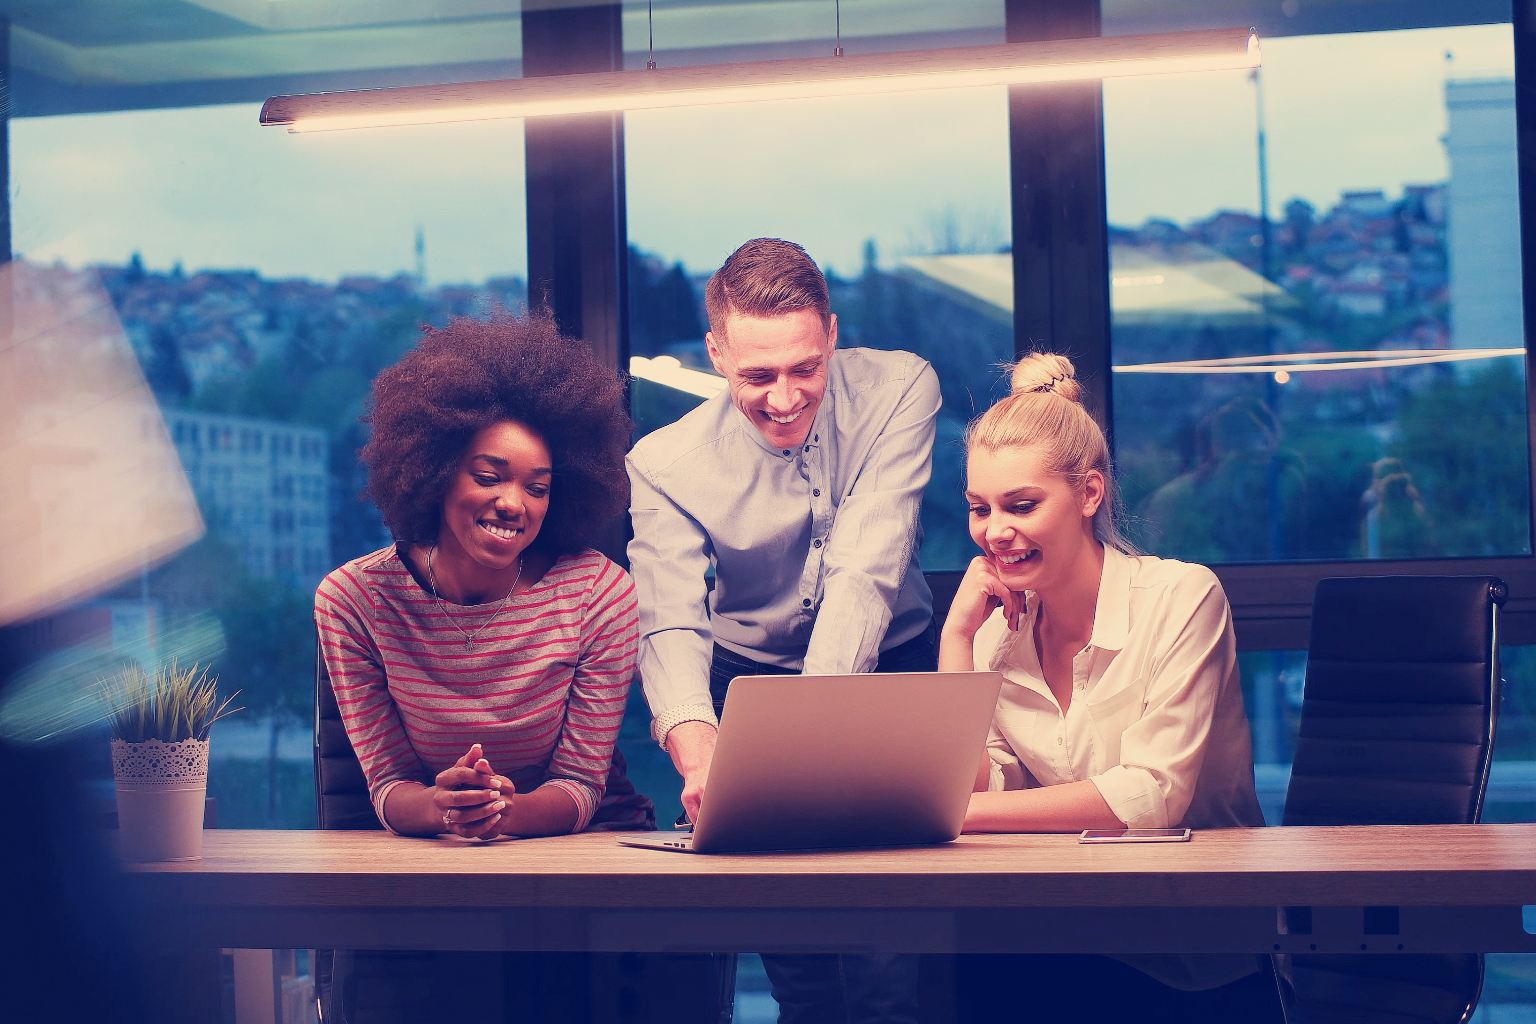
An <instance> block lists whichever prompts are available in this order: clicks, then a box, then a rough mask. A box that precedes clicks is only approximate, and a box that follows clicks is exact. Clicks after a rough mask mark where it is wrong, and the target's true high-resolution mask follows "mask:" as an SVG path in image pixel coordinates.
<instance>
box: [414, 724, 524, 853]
mask: <svg viewBox="0 0 1536 1024" xmlns="http://www.w3.org/2000/svg"><path fill="white" fill-rule="evenodd" d="M516 792H517V788H516V787H515V786H514V785H513V784H512V780H511V779H509V778H507V777H506V776H503V775H497V774H496V773H495V772H493V771H492V770H491V763H490V762H489V761H487V760H486V759H485V757H484V751H483V750H482V748H481V746H480V744H478V743H475V744H472V745H471V746H470V748H469V750H467V751H465V753H464V756H463V757H461V758H459V759H458V761H456V762H454V764H453V766H452V767H451V768H445V769H444V770H443V771H441V772H439V773H438V775H437V778H436V779H434V780H433V789H432V802H433V804H434V805H435V806H436V807H437V809H438V810H439V811H440V812H441V813H442V819H443V831H444V832H451V833H452V834H454V835H456V836H461V837H463V838H465V839H487V840H489V839H495V838H497V837H498V836H500V835H502V834H503V833H505V832H506V831H507V830H508V828H510V826H511V819H512V797H513V796H514V795H515V794H516Z"/></svg>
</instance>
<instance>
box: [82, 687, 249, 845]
mask: <svg viewBox="0 0 1536 1024" xmlns="http://www.w3.org/2000/svg"><path fill="white" fill-rule="evenodd" d="M217 683H218V680H217V678H216V677H213V676H210V675H209V674H208V670H207V669H206V668H204V669H199V666H198V665H196V664H194V665H192V667H190V668H186V669H183V668H180V667H179V666H178V665H177V664H176V663H175V662H171V663H170V664H168V665H161V666H160V667H158V668H156V669H155V670H154V671H153V672H146V671H145V670H144V669H143V668H140V667H139V666H137V665H135V666H133V667H132V668H129V669H127V670H125V671H123V672H121V673H119V674H118V675H116V676H114V677H112V678H111V679H110V680H108V681H107V683H106V690H107V700H108V706H109V708H110V712H111V722H112V775H113V779H114V781H115V783H116V788H117V823H118V831H119V833H120V841H121V848H122V853H123V856H125V857H126V858H128V859H129V860H134V861H149V860H196V859H197V858H198V857H200V856H202V850H203V801H204V797H205V795H206V793H207V789H208V732H209V730H210V729H212V728H213V723H214V722H217V721H218V720H219V719H221V718H223V717H225V716H226V715H229V714H232V713H233V712H235V711H238V710H240V709H239V708H231V707H230V702H232V701H233V700H234V699H235V694H230V696H228V697H226V698H225V699H224V700H223V701H220V700H219V698H218V692H217V690H218V686H217Z"/></svg>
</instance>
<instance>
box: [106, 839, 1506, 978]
mask: <svg viewBox="0 0 1536 1024" xmlns="http://www.w3.org/2000/svg"><path fill="white" fill-rule="evenodd" d="M123 884H124V886H125V887H126V889H127V894H128V895H129V896H130V898H134V899H142V900H145V901H148V903H149V905H150V906H152V907H153V908H154V913H155V914H156V919H157V920H160V921H163V922H164V929H163V930H164V932H165V934H167V935H171V936H175V937H176V938H177V939H178V940H179V941H185V942H193V943H196V944H199V945H213V946H222V947H241V948H256V949H265V948H283V947H303V946H337V947H350V948H375V949H385V948H416V949H422V948H432V949H545V950H656V951H706V950H752V951H759V952H761V951H797V952H812V951H832V950H845V951H857V950H869V949H889V950H898V951H910V952H930V953H934V952H954V951H984V950H998V951H1001V950H1015V951H1055V952H1122V953H1129V952H1154V951H1158V952H1174V951H1178V952H1237V951H1247V952H1266V953H1267V952H1309V951H1327V952H1361V951H1366V952H1372V953H1377V952H1382V953H1394V952H1442V951H1473V950H1476V951H1484V952H1522V951H1536V936H1533V935H1532V934H1529V933H1527V931H1526V930H1525V928H1524V927H1523V926H1522V911H1521V908H1522V907H1523V906H1526V905H1530V904H1536V824H1530V825H1524V824H1522V825H1472V826H1465V825H1457V826H1412V827H1397V826H1375V827H1346V828H1271V829H1236V830H1230V831H1214V832H1197V833H1196V835H1195V838H1194V840H1193V841H1192V842H1189V843H1164V844H1136V845H1106V846H1081V845H1079V844H1078V843H1077V842H1076V838H1075V837H1073V836H963V837H961V839H960V840H959V841H957V842H955V843H952V844H948V845H944V846H931V847H921V848H912V849H901V850H873V851H871V850H864V851H850V852H839V853H809V854H806V853H785V854H762V855H755V856H692V855H688V854H681V853H667V852H663V851H656V850H639V849H632V848H629V847H621V846H618V845H617V844H616V843H615V841H614V837H613V836H612V835H604V834H589V835H579V836H565V837H560V838H555V839H538V840H522V841H515V842H498V843H491V844H479V843H466V842H461V841H459V840H453V839H438V840H422V839H402V838H397V837H394V836H390V835H387V834H385V833H382V832H262V831H232V830H219V831H210V832H208V833H207V835H206V836H205V842H204V858H203V860H201V861H196V862H191V863H186V864H152V865H141V866H135V867H131V868H129V869H128V870H127V871H125V873H124V875H123ZM1286 907H1289V908H1293V910H1292V911H1291V912H1290V913H1288V914H1282V913H1279V912H1278V910H1277V908H1286ZM1308 918H1310V921H1308ZM1287 919H1288V920H1289V924H1287V923H1286V922H1287ZM1302 926H1306V927H1308V928H1309V930H1307V931H1298V928H1300V927H1302ZM1532 927H1533V928H1536V922H1533V925H1532Z"/></svg>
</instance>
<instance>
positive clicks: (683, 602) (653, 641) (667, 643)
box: [625, 453, 717, 746]
mask: <svg viewBox="0 0 1536 1024" xmlns="http://www.w3.org/2000/svg"><path fill="white" fill-rule="evenodd" d="M625 465H626V467H627V468H628V470H629V483H630V518H631V519H632V521H633V524H634V539H633V540H631V541H630V542H629V566H630V572H631V573H632V574H633V576H634V578H635V593H636V595H637V596H638V598H639V602H640V685H641V688H642V689H643V691H644V693H645V700H646V703H647V704H648V705H649V706H650V709H651V736H652V738H654V739H655V740H656V742H657V743H660V744H662V745H663V746H665V745H666V738H667V733H669V732H671V731H672V729H673V728H674V727H676V726H678V725H681V724H682V723H683V722H707V723H709V724H710V725H715V724H717V721H716V718H715V709H714V705H713V704H712V703H711V701H710V697H709V662H710V653H711V645H712V642H713V641H712V637H713V632H712V631H711V629H710V624H709V604H708V593H709V592H708V585H707V584H706V582H705V577H706V574H707V573H708V571H709V565H710V554H709V536H708V534H707V533H706V532H705V530H704V528H703V527H702V526H700V525H699V523H698V522H696V521H695V520H694V519H693V518H692V517H691V516H689V515H688V514H687V513H686V512H684V511H683V510H682V509H680V508H679V507H678V506H677V505H676V504H675V503H674V502H673V501H672V500H671V499H670V498H668V497H667V496H666V495H665V494H664V493H662V491H661V489H660V488H659V487H658V486H657V485H656V483H655V481H654V480H653V479H652V477H651V474H650V473H649V472H648V471H647V469H646V468H645V467H643V466H641V465H640V464H639V462H638V460H637V459H636V458H635V455H634V453H631V454H630V456H629V458H628V459H627V460H625Z"/></svg>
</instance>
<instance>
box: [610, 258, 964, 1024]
mask: <svg viewBox="0 0 1536 1024" xmlns="http://www.w3.org/2000/svg"><path fill="white" fill-rule="evenodd" d="M705 305H706V307H707V311H708V314H709V327H710V329H709V333H708V334H707V335H706V336H705V339H704V340H705V345H706V347H707V349H708V351H709V358H710V361H711V362H712V363H714V366H715V369H716V370H717V371H719V373H720V375H721V376H722V377H724V378H725V380H726V384H727V388H726V390H725V392H724V393H722V394H721V395H719V396H718V397H716V398H713V399H710V400H709V401H706V402H705V403H704V404H703V405H701V406H699V407H698V408H697V409H694V410H693V411H692V412H690V413H688V414H687V415H686V416H684V417H683V418H682V419H680V420H678V421H677V422H676V423H673V424H671V425H669V426H667V427H664V428H662V429H661V430H658V431H656V432H654V433H652V434H650V435H648V436H646V437H645V438H643V439H642V440H641V441H640V442H639V443H638V444H636V445H635V447H634V450H633V451H631V452H630V454H629V461H628V467H629V477H630V484H631V492H632V496H631V509H630V511H631V513H632V515H633V518H634V531H635V536H634V540H633V541H632V542H631V544H630V546H629V557H630V563H631V571H632V572H633V573H634V577H635V583H636V588H637V592H638V595H639V600H640V674H641V680H642V683H643V685H644V688H645V696H646V700H647V701H648V702H649V703H650V708H651V715H652V722H651V729H652V733H653V735H654V736H655V738H656V740H657V742H658V743H660V744H661V745H662V747H663V748H665V749H666V751H667V752H668V754H670V755H671V757H672V762H673V764H674V765H675V766H676V767H677V770H678V773H679V774H680V775H681V776H682V779H683V794H682V796H683V807H684V810H685V811H686V812H687V813H688V814H689V816H690V817H691V816H694V815H696V814H697V813H698V809H699V805H700V802H701V801H702V800H703V799H704V793H705V788H706V786H707V784H708V779H709V766H710V761H711V759H712V757H713V754H714V747H715V729H716V725H717V723H718V716H719V713H720V710H721V708H722V705H723V704H724V702H725V695H726V690H727V688H728V686H729V684H730V681H731V679H733V678H734V677H736V676H739V675H763V674H786V673H799V672H804V673H806V674H829V673H847V672H868V671H871V670H879V671H923V670H931V669H933V668H934V667H935V665H936V663H937V654H936V647H935V643H934V633H933V626H932V619H933V598H932V595H931V594H930V593H929V591H928V585H927V583H926V582H925V581H924V580H923V574H922V571H921V569H920V568H919V567H918V564H917V548H918V541H919V539H920V537H921V528H920V526H919V524H918V506H919V504H920V502H921V500H922V493H923V488H924V486H925V485H926V484H927V483H928V475H929V470H930V468H931V461H932V452H933V438H934V424H935V419H936V417H937V415H938V410H939V383H938V378H937V377H936V376H935V374H934V372H933V368H932V367H931V366H929V365H928V363H927V362H925V361H924V360H922V359H920V358H918V357H917V356H915V355H912V354H911V353H909V352H887V351H877V350H874V349H862V348H858V349H851V350H839V349H838V348H837V317H836V316H835V315H833V314H832V312H831V310H830V308H829V301H828V296H827V282H826V279H825V278H824V277H823V276H822V274H821V271H820V270H819V269H818V268H817V266H816V264H815V262H814V261H813V260H812V259H811V258H810V256H808V255H807V254H806V252H805V250H804V249H802V248H801V247H800V246H798V245H795V244H794V243H792V242H785V241H781V240H779V239H771V238H758V239H753V240H752V241H750V242H747V243H746V244H745V245H743V246H741V248H739V249H737V250H736V251H735V252H734V253H732V254H731V256H730V258H729V259H727V260H726V261H725V264H724V265H723V266H722V267H721V268H720V269H719V271H717V272H716V273H715V275H714V276H713V277H711V278H710V280H709V285H708V288H707V290H706V292H705ZM711 570H712V571H713V574H714V589H713V591H712V592H711V591H710V590H709V588H708V586H707V583H706V580H707V577H708V575H709V573H710V571H711ZM815 713H816V712H815V708H814V707H810V708H807V709H806V714H807V715H813V714H815ZM828 784H829V785H835V784H836V783H835V781H834V780H829V781H828ZM853 959H854V958H844V964H843V965H842V967H841V969H839V966H838V965H837V964H836V962H835V958H831V957H818V958H809V957H794V958H790V957H772V958H765V964H766V966H767V967H768V973H769V978H770V980H771V981H772V982H773V986H774V996H775V998H777V999H778V1000H779V1003H780V1018H779V1019H780V1021H781V1024H789V1022H791V1021H796V1020H831V1019H838V1020H841V1019H844V1017H843V1013H842V1011H841V1008H832V1007H830V1006H829V1004H827V1003H826V1002H825V1000H827V999H830V1000H833V1001H841V1000H842V998H843V995H844V992H843V986H844V985H846V996H847V1001H848V1006H847V1019H849V1020H860V1019H865V1017H866V1016H870V1017H871V1019H875V1018H878V1019H883V1020H899V1019H902V1017H903V1012H902V1011H900V1010H897V1009H896V1008H894V1007H892V1006H890V1005H889V1004H888V998H889V997H890V996H891V986H890V985H888V984H885V983H883V982H879V981H877V980H874V979H873V978H871V986H870V987H869V988H867V989H866V990H864V991H862V992H860V991H856V990H858V989H860V988H861V982H860V981H859V978H861V977H863V976H865V975H866V974H867V973H868V972H865V971H863V970H862V969H861V968H862V967H865V966H868V958H860V959H859V960H858V962H857V963H849V961H852V960H853ZM818 972H822V974H823V981H822V982H817V981H815V980H813V976H814V975H817V974H818ZM873 973H874V975H877V976H888V974H889V972H882V971H880V970H878V969H877V970H875V971H874V972H873ZM898 973H899V972H898ZM791 975H793V977H791ZM838 979H841V980H838ZM898 987H899V986H898ZM903 998H904V997H903ZM817 1000H823V1001H822V1002H817ZM834 1013H835V1016H828V1015H827V1014H834Z"/></svg>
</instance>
